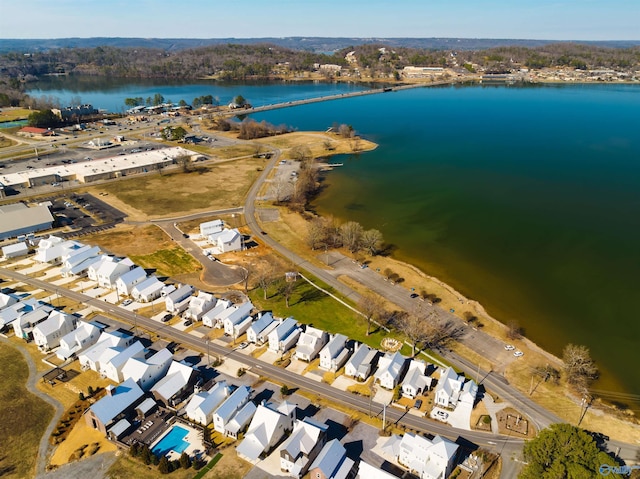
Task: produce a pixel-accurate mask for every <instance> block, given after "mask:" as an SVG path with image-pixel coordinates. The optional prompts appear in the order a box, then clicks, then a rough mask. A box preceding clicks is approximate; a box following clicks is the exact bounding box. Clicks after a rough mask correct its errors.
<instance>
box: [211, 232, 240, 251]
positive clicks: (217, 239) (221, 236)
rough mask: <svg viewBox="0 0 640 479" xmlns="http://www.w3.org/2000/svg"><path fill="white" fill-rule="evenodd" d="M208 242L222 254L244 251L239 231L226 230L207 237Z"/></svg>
mask: <svg viewBox="0 0 640 479" xmlns="http://www.w3.org/2000/svg"><path fill="white" fill-rule="evenodd" d="M207 241H208V242H209V243H210V244H212V245H213V246H214V247H215V248H216V250H217V251H219V252H220V253H228V252H230V251H240V250H242V234H241V233H240V232H239V231H238V230H237V229H232V230H230V229H227V228H224V229H223V230H222V231H219V232H217V233H213V234H210V235H208V236H207Z"/></svg>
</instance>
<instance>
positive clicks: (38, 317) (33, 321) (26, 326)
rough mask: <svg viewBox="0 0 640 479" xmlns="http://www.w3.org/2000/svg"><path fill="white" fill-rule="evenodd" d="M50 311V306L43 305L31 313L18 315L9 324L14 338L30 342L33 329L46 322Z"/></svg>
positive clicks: (51, 309)
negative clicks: (14, 335)
mask: <svg viewBox="0 0 640 479" xmlns="http://www.w3.org/2000/svg"><path fill="white" fill-rule="evenodd" d="M51 311H53V308H52V307H51V306H48V305H46V304H43V305H42V306H40V307H39V308H37V309H35V310H33V311H29V312H24V313H23V314H20V315H19V316H18V317H17V318H16V319H15V320H13V321H12V323H11V326H13V330H14V332H15V334H16V336H17V337H19V338H22V339H24V340H26V341H31V340H32V339H33V328H35V327H36V326H37V325H38V324H40V323H42V322H43V321H46V320H47V318H48V317H49V313H50V312H51Z"/></svg>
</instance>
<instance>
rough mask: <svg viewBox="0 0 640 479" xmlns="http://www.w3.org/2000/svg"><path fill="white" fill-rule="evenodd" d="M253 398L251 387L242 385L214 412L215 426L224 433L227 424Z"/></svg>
mask: <svg viewBox="0 0 640 479" xmlns="http://www.w3.org/2000/svg"><path fill="white" fill-rule="evenodd" d="M250 399H251V388H250V387H249V386H240V387H239V388H237V389H236V390H235V391H233V393H231V395H230V396H229V397H228V398H227V399H226V400H225V401H224V402H223V403H222V404H220V405H219V406H218V407H217V409H216V410H215V411H214V413H213V428H214V429H215V430H216V431H218V432H221V433H224V432H225V430H226V427H227V424H228V423H229V421H231V419H233V417H234V416H235V415H236V414H237V413H238V411H240V409H242V408H243V407H244V405H245V404H247V403H248V402H249V400H250Z"/></svg>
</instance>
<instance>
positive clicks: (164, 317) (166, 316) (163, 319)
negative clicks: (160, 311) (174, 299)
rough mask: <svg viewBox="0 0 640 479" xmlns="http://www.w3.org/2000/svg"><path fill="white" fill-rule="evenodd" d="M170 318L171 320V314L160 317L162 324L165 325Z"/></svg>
mask: <svg viewBox="0 0 640 479" xmlns="http://www.w3.org/2000/svg"><path fill="white" fill-rule="evenodd" d="M171 318H173V314H171V313H167V314H165V315H164V316H163V317H162V322H163V323H166V322H167V321H169V320H170V319H171Z"/></svg>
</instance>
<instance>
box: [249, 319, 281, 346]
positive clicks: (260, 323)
mask: <svg viewBox="0 0 640 479" xmlns="http://www.w3.org/2000/svg"><path fill="white" fill-rule="evenodd" d="M275 322H276V320H275V319H274V318H273V315H272V314H271V313H270V312H268V313H264V314H258V319H256V320H255V321H254V322H253V323H251V325H250V326H249V329H247V341H249V342H250V343H255V344H261V343H260V342H259V341H258V336H259V335H260V333H262V331H264V330H265V329H267V328H268V327H269V326H270V325H271V324H273V323H275ZM274 328H275V326H274Z"/></svg>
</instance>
